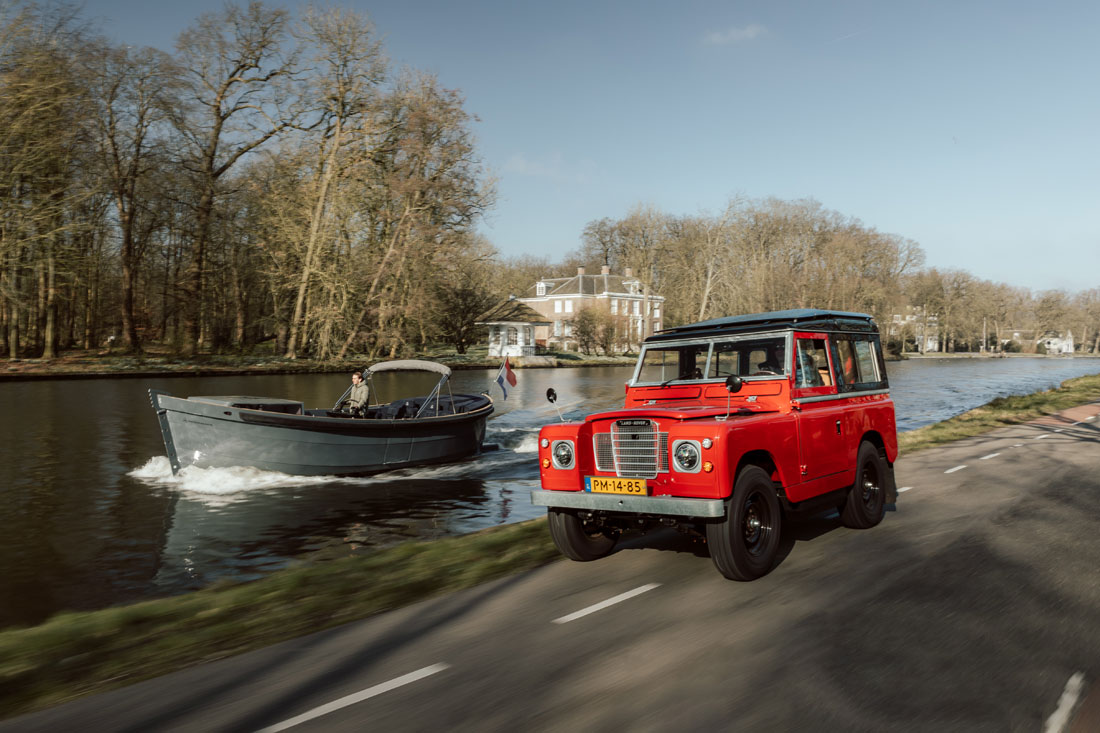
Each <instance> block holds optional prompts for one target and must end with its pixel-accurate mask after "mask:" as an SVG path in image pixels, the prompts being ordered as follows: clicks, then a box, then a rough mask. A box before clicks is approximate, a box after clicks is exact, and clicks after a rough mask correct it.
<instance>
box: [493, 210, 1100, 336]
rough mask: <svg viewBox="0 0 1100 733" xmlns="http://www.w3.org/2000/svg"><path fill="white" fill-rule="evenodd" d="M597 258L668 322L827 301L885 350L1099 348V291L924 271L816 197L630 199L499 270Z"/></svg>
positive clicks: (566, 271) (521, 288)
mask: <svg viewBox="0 0 1100 733" xmlns="http://www.w3.org/2000/svg"><path fill="white" fill-rule="evenodd" d="M603 264H608V265H610V266H611V270H612V272H616V273H621V272H623V270H624V268H626V267H631V268H632V269H633V272H634V275H635V276H636V277H638V278H639V279H640V280H641V281H642V283H643V287H644V290H646V291H648V292H652V293H658V294H661V295H663V296H664V297H665V299H666V302H665V317H664V321H665V323H666V325H669V326H672V325H677V324H683V323H691V322H695V321H700V320H705V319H708V318H716V317H720V316H725V315H732V314H739V313H754V312H761V311H771V310H784V309H788V308H830V309H838V310H846V311H858V312H865V313H870V314H872V315H873V316H875V318H876V319H877V320H878V322H879V324H880V326H881V327H882V329H883V331H884V333H886V334H887V337H888V338H889V339H890V340H891V341H892V342H893V348H894V350H895V351H902V350H904V351H924V350H925V349H926V347H930V348H931V350H934V351H982V350H986V351H1001V350H1014V351H1030V352H1034V351H1036V350H1039V351H1042V347H1037V342H1038V341H1039V340H1040V339H1041V338H1042V337H1043V336H1044V335H1045V334H1057V335H1059V336H1066V335H1068V334H1069V333H1070V332H1072V334H1073V337H1074V345H1075V349H1076V350H1077V351H1079V352H1091V353H1097V351H1098V347H1100V289H1098V288H1093V289H1090V290H1087V291H1084V292H1080V293H1074V294H1071V293H1066V292H1064V291H1060V290H1054V291H1046V292H1040V293H1033V292H1032V291H1030V290H1028V289H1026V288H1019V287H1013V286H1010V285H1004V284H1000V283H994V282H990V281H986V280H981V279H979V278H977V277H975V276H973V275H971V274H969V273H967V272H964V271H960V270H941V269H936V268H926V267H925V266H924V252H923V250H922V249H921V247H920V246H919V245H918V244H917V243H916V242H914V241H912V240H909V239H905V238H903V237H899V236H897V235H894V234H883V233H881V232H878V231H876V230H874V229H873V228H870V227H867V226H866V225H864V224H863V223H861V222H860V221H859V220H858V219H855V218H853V217H850V216H845V215H843V214H840V213H837V212H835V211H829V210H827V209H825V208H823V207H822V206H821V205H820V204H819V203H817V202H815V201H781V200H777V199H765V200H746V199H735V200H733V201H731V202H729V204H728V206H727V207H726V208H725V210H724V211H722V212H721V213H719V214H717V215H696V216H678V215H672V214H667V213H663V212H661V211H658V210H656V209H654V208H652V207H638V208H636V209H634V210H633V211H631V212H630V213H628V214H627V215H626V216H624V217H622V218H620V219H600V220H598V221H593V222H590V223H589V224H588V226H587V227H586V228H585V230H584V236H583V243H582V246H581V247H580V249H578V250H577V251H576V252H574V253H572V254H570V255H569V256H568V257H566V258H565V259H564V261H562V262H559V263H551V262H549V261H546V260H538V259H534V258H528V259H526V260H523V259H521V260H517V261H514V262H512V263H510V269H509V271H510V272H512V273H514V287H516V288H517V291H516V292H521V293H522V292H526V288H527V287H529V285H530V283H533V282H534V281H535V279H537V278H538V277H542V276H559V277H564V276H568V275H571V274H573V273H575V272H576V269H575V268H576V267H577V266H584V267H586V271H588V272H599V267H600V266H601V265H603ZM583 320H584V319H582V321H583ZM592 320H593V322H594V323H595V324H596V325H594V326H593V325H586V328H585V330H586V333H587V332H591V336H590V338H589V342H590V343H591V345H592V347H594V348H595V347H599V346H600V344H603V343H608V342H609V339H608V338H607V337H606V336H605V335H603V334H601V333H600V331H599V322H598V320H596V319H592ZM605 322H606V319H605ZM1017 334H1019V339H1020V340H1019V341H1016V340H1014V336H1015V335H1017Z"/></svg>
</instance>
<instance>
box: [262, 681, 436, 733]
mask: <svg viewBox="0 0 1100 733" xmlns="http://www.w3.org/2000/svg"><path fill="white" fill-rule="evenodd" d="M449 666H450V665H447V664H433V665H432V666H430V667H424V668H423V669H418V670H416V671H415V672H409V673H408V674H406V675H402V676H401V677H398V678H396V679H392V680H390V681H389V682H383V683H382V684H380V685H375V686H374V687H368V688H367V689H365V690H360V691H359V692H356V693H353V694H351V695H348V696H346V697H341V698H340V699H339V700H333V701H332V702H330V703H326V704H324V705H322V706H320V707H317V708H313V710H310V711H309V712H305V713H302V714H301V715H297V716H295V717H293V718H288V719H287V720H284V721H283V722H281V723H276V724H275V725H272V726H268V727H267V728H263V729H262V730H260V731H259V733H276V731H281V730H286V729H287V728H293V727H294V726H296V725H301V724H302V723H305V722H306V721H307V720H313V719H314V718H319V717H321V716H322V715H328V714H329V713H332V712H335V711H337V710H339V709H341V708H346V707H347V706H348V705H354V704H355V703H358V702H363V701H364V700H367V699H369V698H372V697H374V696H375V695H381V694H382V693H383V692H389V691H390V690H396V689H397V688H398V687H402V686H404V685H407V684H409V683H410V682H416V681H417V680H422V679H424V678H425V677H429V676H431V675H433V674H435V673H436V672H442V671H443V670H445V669H447V667H449Z"/></svg>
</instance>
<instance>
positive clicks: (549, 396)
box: [546, 387, 558, 404]
mask: <svg viewBox="0 0 1100 733" xmlns="http://www.w3.org/2000/svg"><path fill="white" fill-rule="evenodd" d="M546 400H547V401H548V402H549V403H550V404H554V403H555V402H557V401H558V393H557V392H555V391H554V388H553V387H550V388H549V389H547V390H546Z"/></svg>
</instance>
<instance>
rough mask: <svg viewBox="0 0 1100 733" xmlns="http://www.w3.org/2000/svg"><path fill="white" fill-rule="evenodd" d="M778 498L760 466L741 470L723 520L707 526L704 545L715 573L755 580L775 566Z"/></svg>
mask: <svg viewBox="0 0 1100 733" xmlns="http://www.w3.org/2000/svg"><path fill="white" fill-rule="evenodd" d="M779 525H780V518H779V499H778V498H776V495H775V485H774V484H773V483H772V480H771V477H770V476H769V475H768V474H767V472H766V471H765V470H764V469H762V468H760V467H759V466H746V467H745V468H743V469H741V473H740V474H739V475H738V476H737V481H736V482H735V483H734V485H733V495H732V496H730V498H729V501H728V502H726V518H725V519H724V520H723V521H721V522H714V523H711V524H708V525H707V545H708V546H709V547H710V557H711V559H712V560H713V561H714V565H715V567H717V568H718V572H720V573H722V575H724V576H726V577H727V578H729V579H730V580H755V579H756V578H759V577H760V576H761V575H766V574H767V573H768V571H770V570H771V569H772V565H774V564H775V556H776V553H777V552H778V550H779Z"/></svg>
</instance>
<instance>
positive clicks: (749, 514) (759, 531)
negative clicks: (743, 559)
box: [741, 491, 774, 557]
mask: <svg viewBox="0 0 1100 733" xmlns="http://www.w3.org/2000/svg"><path fill="white" fill-rule="evenodd" d="M773 521H774V517H772V511H771V506H769V505H768V502H767V501H765V499H764V496H763V494H761V493H760V492H759V491H754V492H753V493H751V494H749V495H748V496H747V497H746V498H745V503H744V504H743V505H742V506H741V538H742V541H743V542H744V544H745V550H746V551H748V553H749V554H750V555H752V556H754V557H757V556H760V555H763V554H764V553H765V552H766V551H767V547H768V542H769V540H770V539H771V535H772V524H773Z"/></svg>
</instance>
